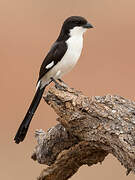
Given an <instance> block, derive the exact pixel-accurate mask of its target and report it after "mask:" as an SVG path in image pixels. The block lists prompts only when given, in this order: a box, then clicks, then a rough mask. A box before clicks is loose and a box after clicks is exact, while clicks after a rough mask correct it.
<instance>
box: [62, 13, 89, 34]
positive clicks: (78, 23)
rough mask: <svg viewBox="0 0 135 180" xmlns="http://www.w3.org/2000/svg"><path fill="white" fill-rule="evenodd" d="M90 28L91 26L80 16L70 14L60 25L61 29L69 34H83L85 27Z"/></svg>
mask: <svg viewBox="0 0 135 180" xmlns="http://www.w3.org/2000/svg"><path fill="white" fill-rule="evenodd" d="M90 28H93V26H92V25H91V24H90V23H89V22H88V21H87V20H86V19H85V18H84V17H81V16H71V17H69V18H67V19H66V20H65V21H64V23H63V26H62V30H63V31H64V32H65V33H66V34H68V35H70V36H72V35H77V34H83V33H84V32H85V31H86V30H87V29H90Z"/></svg>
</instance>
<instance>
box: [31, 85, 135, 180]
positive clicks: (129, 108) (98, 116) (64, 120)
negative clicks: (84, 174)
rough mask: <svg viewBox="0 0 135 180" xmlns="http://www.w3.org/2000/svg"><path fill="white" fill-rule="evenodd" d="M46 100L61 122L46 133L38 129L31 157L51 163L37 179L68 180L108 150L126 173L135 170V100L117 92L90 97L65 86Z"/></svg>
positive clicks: (106, 153)
mask: <svg viewBox="0 0 135 180" xmlns="http://www.w3.org/2000/svg"><path fill="white" fill-rule="evenodd" d="M62 85H63V84H62ZM44 99H45V101H46V102H47V104H49V105H50V106H51V107H52V108H53V109H54V111H55V112H56V114H57V115H58V118H57V121H59V124H57V125H56V126H55V127H52V128H51V129H49V130H48V131H47V132H46V133H45V132H44V131H42V130H39V131H36V138H37V142H38V145H37V146H36V148H35V150H34V152H33V155H32V159H34V160H36V161H38V162H39V163H41V164H46V165H48V166H49V167H47V168H46V169H44V170H43V171H42V173H41V174H40V176H39V178H38V180H54V179H55V180H66V179H68V178H69V177H71V176H72V175H73V174H74V173H75V172H76V171H77V170H78V169H79V167H80V166H82V165H84V164H87V165H88V166H92V165H93V164H96V163H98V162H100V163H101V162H102V161H103V160H104V159H105V157H106V156H107V155H108V154H109V153H111V154H112V155H114V156H115V157H116V158H117V159H118V161H120V163H121V165H123V166H124V167H125V168H126V169H127V175H128V174H129V173H130V171H132V172H134V173H135V102H132V101H130V100H127V99H124V98H123V97H120V96H117V95H106V96H102V97H100V96H95V97H91V98H89V97H86V96H84V95H83V94H82V93H81V92H80V91H76V90H74V89H71V88H69V87H67V86H64V85H63V87H59V86H57V88H50V89H49V91H48V92H47V94H46V95H45V97H44Z"/></svg>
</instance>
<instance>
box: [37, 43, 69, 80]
mask: <svg viewBox="0 0 135 180" xmlns="http://www.w3.org/2000/svg"><path fill="white" fill-rule="evenodd" d="M66 50H67V44H66V43H65V42H64V41H62V42H55V43H54V44H53V46H52V48H51V49H50V51H49V53H48V54H47V56H46V57H45V59H44V61H43V63H42V65H41V68H40V72H39V78H38V81H39V80H40V79H41V78H42V77H43V76H44V75H45V74H46V73H47V72H48V71H49V70H50V69H52V68H53V66H55V65H56V64H57V63H58V62H59V61H60V60H61V59H62V57H63V56H64V54H65V52H66ZM52 61H54V64H53V66H52V67H50V68H46V66H47V65H48V64H50V63H51V62H52Z"/></svg>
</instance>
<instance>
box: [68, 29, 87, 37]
mask: <svg viewBox="0 0 135 180" xmlns="http://www.w3.org/2000/svg"><path fill="white" fill-rule="evenodd" d="M84 32H86V28H83V27H81V26H76V27H74V28H73V29H71V30H70V33H69V35H70V37H72V36H82V35H83V33H84Z"/></svg>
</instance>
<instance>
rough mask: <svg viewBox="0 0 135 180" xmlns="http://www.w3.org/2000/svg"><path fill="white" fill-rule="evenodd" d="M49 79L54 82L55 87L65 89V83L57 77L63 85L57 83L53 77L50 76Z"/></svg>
mask: <svg viewBox="0 0 135 180" xmlns="http://www.w3.org/2000/svg"><path fill="white" fill-rule="evenodd" d="M51 80H52V81H53V82H54V83H55V87H56V88H57V89H60V90H65V89H66V86H65V83H64V82H63V81H62V80H61V79H58V80H59V81H60V82H62V83H63V85H62V84H59V83H58V82H57V81H56V80H55V79H54V78H51Z"/></svg>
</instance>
